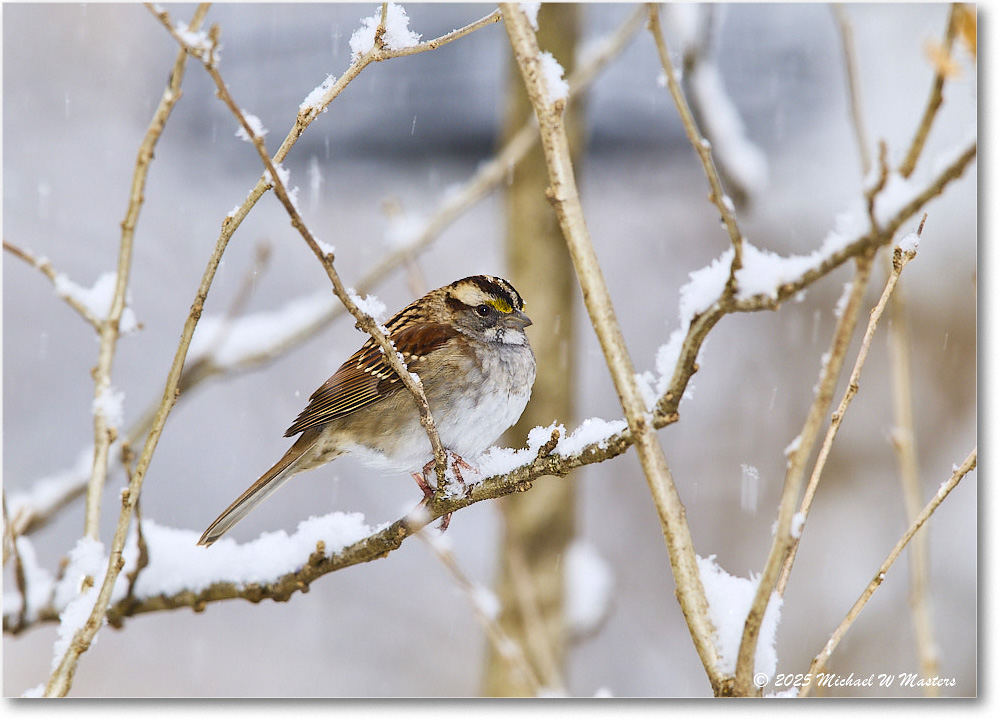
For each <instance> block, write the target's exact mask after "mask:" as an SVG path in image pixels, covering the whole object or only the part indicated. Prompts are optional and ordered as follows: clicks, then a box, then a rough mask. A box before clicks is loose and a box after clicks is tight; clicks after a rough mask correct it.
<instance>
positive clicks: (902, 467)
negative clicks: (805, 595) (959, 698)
mask: <svg viewBox="0 0 1000 721" xmlns="http://www.w3.org/2000/svg"><path fill="white" fill-rule="evenodd" d="M926 220H927V215H926V214H924V217H923V219H922V220H921V221H920V227H919V228H918V229H917V237H918V238H919V237H920V235H921V232H922V231H923V227H924V222H925V221H926ZM887 258H888V256H887ZM893 272H895V263H891V262H890V273H893ZM902 290H903V287H902V286H899V287H897V289H896V292H895V293H893V294H892V297H891V299H890V300H889V363H890V367H891V370H890V376H891V378H892V397H893V429H892V434H891V436H890V438H891V441H892V447H893V449H894V450H895V452H896V461H897V463H898V465H899V479H900V484H901V486H902V491H903V501H904V509H905V512H906V520H907V521H912V520H913V519H914V518H916V516H917V514H918V513H920V507H921V505H922V504H923V493H922V491H921V488H920V471H919V465H918V461H917V447H916V435H915V433H914V423H913V384H912V381H911V377H912V374H911V364H910V334H909V327H908V323H907V317H906V300H905V294H904V293H902V292H901V291H902ZM927 544H928V533H927V530H926V529H922V530H921V531H919V532H918V533H917V534H916V536H914V538H913V541H912V542H911V546H910V553H909V557H910V559H909V560H910V610H911V613H912V615H913V629H914V634H915V636H916V642H917V657H918V659H919V660H920V670H921V673H922V674H923V677H924V678H933V677H934V676H936V675H937V673H938V655H937V647H936V644H935V642H934V629H933V619H932V618H931V611H930V598H929V593H928V584H927V579H928V573H929V570H928V569H929V558H928V556H929V554H928V551H927ZM940 693H941V688H940V687H939V686H934V685H928V686H924V695H925V696H938V695H940Z"/></svg>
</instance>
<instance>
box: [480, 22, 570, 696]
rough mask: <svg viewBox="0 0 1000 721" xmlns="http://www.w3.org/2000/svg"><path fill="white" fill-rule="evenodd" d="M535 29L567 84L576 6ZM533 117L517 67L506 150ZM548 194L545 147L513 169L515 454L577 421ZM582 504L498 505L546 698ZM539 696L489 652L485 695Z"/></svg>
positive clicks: (521, 630) (526, 496) (562, 268)
mask: <svg viewBox="0 0 1000 721" xmlns="http://www.w3.org/2000/svg"><path fill="white" fill-rule="evenodd" d="M538 19H539V23H538V24H539V33H538V40H539V44H540V45H541V47H542V48H543V49H544V50H548V51H550V52H551V53H552V54H553V55H554V56H555V58H556V59H557V60H558V61H559V63H560V64H561V65H562V67H563V68H564V70H565V74H566V75H567V76H568V75H569V73H570V72H572V69H573V64H574V63H573V58H574V53H575V50H576V43H577V37H578V28H579V24H580V9H579V6H577V5H576V4H552V3H545V4H544V5H542V8H541V11H540V12H539V18H538ZM576 105H577V109H576V110H575V112H574V111H573V110H570V109H568V110H567V117H566V122H567V128H568V130H569V133H570V140H571V143H572V146H573V153H574V156H575V157H574V166H575V167H577V168H578V167H579V158H578V156H579V154H580V152H579V151H580V149H581V148H582V144H583V143H582V141H583V133H582V127H581V124H580V122H579V118H580V112H579V109H578V104H576ZM531 112H532V111H531V105H530V103H529V102H528V97H527V94H526V93H525V90H524V85H523V83H522V80H521V76H520V73H519V72H518V69H517V65H516V63H515V62H514V60H513V58H511V60H510V64H509V69H508V81H507V99H506V109H505V117H504V129H503V134H504V140H506V139H508V138H509V137H511V136H512V135H513V134H514V133H515V132H517V130H518V129H520V128H521V127H522V126H523V125H524V123H525V122H526V121H527V120H528V118H529V113H531ZM571 112H572V114H570V113H571ZM547 185H548V173H547V171H546V167H545V158H544V156H543V153H542V149H541V146H540V145H539V146H536V148H535V149H534V150H532V151H531V152H530V153H529V154H528V155H527V157H525V159H524V160H523V161H522V162H520V163H518V164H517V165H516V166H515V167H514V169H513V171H512V174H511V178H510V181H509V183H508V185H507V188H506V223H507V260H508V267H509V276H508V277H509V279H510V281H511V282H512V283H513V284H514V287H515V288H517V289H518V290H519V291H520V292H521V294H522V296H524V298H525V304H526V305H525V310H526V312H527V313H528V315H529V316H530V317H531V319H532V320H533V321H534V325H533V326H532V328H531V329H530V331H529V336H530V338H531V345H532V348H533V349H534V351H535V356H536V358H537V360H538V375H537V378H536V379H535V385H534V389H533V390H532V394H531V402H530V403H529V404H528V407H527V408H526V409H525V413H524V415H523V416H522V417H521V420H520V422H519V423H518V424H517V425H516V426H515V427H514V428H513V429H512V430H511V431H510V432H509V435H508V442H509V443H510V444H512V445H513V444H520V443H523V441H524V438H525V436H526V435H527V432H528V430H529V429H531V428H533V427H534V426H537V425H548V424H549V423H551V422H552V421H553V420H559V421H561V422H564V423H567V425H568V424H569V422H570V420H571V417H572V415H573V381H574V377H575V372H576V363H575V358H574V355H573V354H574V352H575V348H576V346H575V343H574V313H573V309H574V296H575V295H576V280H575V276H574V274H573V265H572V263H571V261H570V258H569V253H568V252H567V250H566V243H565V241H564V240H563V237H562V233H561V232H560V230H559V224H558V221H557V219H556V215H555V212H554V211H553V210H552V207H551V206H550V205H549V203H548V201H547V200H546V198H545V189H546V187H547ZM575 495H576V494H575V484H574V482H573V480H572V477H567V478H564V479H556V478H546V479H539V481H537V482H536V483H535V485H534V487H533V488H532V489H531V491H529V492H527V493H523V494H515V495H513V496H508V497H506V498H503V499H501V501H499V503H500V507H501V512H502V514H503V518H504V528H503V543H502V545H501V547H500V559H499V561H500V562H499V566H498V570H499V577H498V579H497V588H496V591H497V596H498V597H499V599H500V603H501V612H500V617H499V622H500V625H501V627H502V628H503V630H504V631H505V632H506V633H507V634H508V635H509V636H510V637H511V638H512V639H513V640H514V641H516V642H517V643H519V644H520V645H521V647H522V648H523V649H524V653H525V655H526V657H527V659H528V662H529V663H530V664H531V666H532V667H533V669H534V671H535V675H536V676H537V678H538V679H539V682H540V683H541V684H542V685H543V686H544V687H545V688H549V689H559V688H562V687H563V686H564V683H563V667H564V663H565V657H566V639H567V633H566V622H565V615H564V603H563V601H564V598H563V596H564V576H563V572H564V569H565V566H564V564H563V561H564V559H565V552H566V547H567V546H568V544H569V543H570V542H571V540H572V538H573V534H574V530H575ZM538 690H539V689H536V688H534V687H533V686H532V685H531V682H530V681H529V680H528V679H524V678H522V677H521V676H520V675H518V674H516V673H515V672H512V670H511V669H510V667H509V666H508V665H507V664H506V663H505V662H504V660H503V658H501V657H500V656H499V654H497V653H496V651H495V649H493V648H492V647H491V648H490V649H489V655H488V659H487V665H486V676H485V679H484V683H483V692H484V693H485V694H486V695H488V696H534V695H536V694H537V693H538Z"/></svg>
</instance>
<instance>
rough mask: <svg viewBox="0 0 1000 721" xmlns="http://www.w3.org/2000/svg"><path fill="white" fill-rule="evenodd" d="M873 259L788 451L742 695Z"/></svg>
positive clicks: (862, 262)
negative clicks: (803, 485) (806, 469)
mask: <svg viewBox="0 0 1000 721" xmlns="http://www.w3.org/2000/svg"><path fill="white" fill-rule="evenodd" d="M873 260H874V251H868V252H866V253H865V254H863V255H861V256H860V257H858V259H857V265H856V270H855V277H854V282H853V285H852V288H851V295H850V299H849V301H848V304H847V307H846V308H845V309H844V312H843V313H842V314H841V317H840V320H839V321H838V323H837V328H836V330H835V331H834V335H833V340H832V341H831V343H830V349H829V351H827V354H826V355H825V356H824V357H825V358H826V362H825V363H824V364H823V368H822V370H821V372H820V380H819V383H818V384H817V386H816V393H815V395H814V397H813V402H812V405H811V406H810V407H809V412H808V413H807V414H806V420H805V423H804V424H803V426H802V430H801V431H800V433H799V435H798V438H797V442H794V443H793V445H792V448H791V451H790V452H789V455H788V466H787V469H786V471H785V483H784V487H783V488H782V491H781V501H780V503H779V506H778V520H777V529H776V532H775V534H774V541H773V542H772V544H771V550H770V552H769V553H768V557H767V561H766V562H765V564H764V570H763V571H762V572H761V576H760V582H759V584H758V586H757V593H756V594H755V596H754V600H753V604H752V606H751V607H750V612H749V614H747V620H746V623H745V624H744V626H743V636H742V639H741V640H740V651H739V656H738V658H737V661H736V689H737V692H736V695H738V696H750V695H755V694H756V693H757V687H756V684H755V682H754V680H753V676H754V658H755V656H756V651H757V639H758V636H759V633H760V627H761V623H762V622H763V619H764V612H765V611H766V610H767V606H768V603H769V602H770V600H771V592H772V589H774V587H775V584H776V582H777V581H778V576H779V574H780V572H781V567H782V564H783V563H784V561H785V557H786V556H787V554H788V553H789V552H790V550H791V548H792V546H793V544H794V542H795V539H794V537H793V536H792V521H793V517H794V515H795V512H796V508H797V506H798V503H799V495H800V493H801V489H802V481H803V477H804V475H805V464H806V461H807V460H808V458H809V455H810V454H811V453H812V449H813V446H814V445H815V443H816V438H817V436H818V435H819V430H820V426H821V425H822V421H823V416H824V415H825V414H826V410H827V408H829V406H830V402H831V401H832V399H833V392H834V390H835V389H836V386H837V379H838V378H840V371H841V368H842V367H843V364H844V358H845V356H846V355H847V350H848V348H849V347H850V343H851V337H852V336H853V335H854V328H855V325H856V323H857V319H858V313H859V311H860V308H861V298H862V297H863V295H864V291H865V288H866V287H867V286H868V278H869V276H870V274H871V267H872V262H873Z"/></svg>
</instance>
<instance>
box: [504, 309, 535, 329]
mask: <svg viewBox="0 0 1000 721" xmlns="http://www.w3.org/2000/svg"><path fill="white" fill-rule="evenodd" d="M503 324H504V326H505V327H507V328H518V329H523V328H527V327H528V326H529V325H531V318H529V317H528V316H526V315H525V314H524V313H522V312H521V311H519V310H512V311H511V312H510V313H508V314H507V315H505V316H504V319H503Z"/></svg>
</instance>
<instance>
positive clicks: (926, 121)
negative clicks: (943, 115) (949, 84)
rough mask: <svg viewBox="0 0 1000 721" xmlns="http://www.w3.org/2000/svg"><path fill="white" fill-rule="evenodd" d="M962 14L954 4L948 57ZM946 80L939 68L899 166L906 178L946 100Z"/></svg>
mask: <svg viewBox="0 0 1000 721" xmlns="http://www.w3.org/2000/svg"><path fill="white" fill-rule="evenodd" d="M960 14H961V6H960V4H959V3H952V6H951V13H949V15H948V28H947V29H946V30H945V33H944V51H945V53H946V54H948V55H951V48H952V45H954V42H955V33H956V31H957V30H958V23H959V16H960ZM945 79H946V75H945V71H944V68H943V67H938V69H937V72H936V73H934V82H933V83H931V94H930V97H928V98H927V106H926V107H925V108H924V115H923V117H922V118H921V119H920V124H919V125H917V130H916V133H915V134H914V136H913V141H912V142H911V143H910V149H909V150H908V151H907V153H906V158H905V159H904V160H903V162H902V164H901V165H900V166H899V174H900V175H902V176H903V177H904V178H909V177H910V174H911V173H913V169H914V168H915V167H916V166H917V160H919V159H920V153H921V152H922V151H923V149H924V143H925V142H926V141H927V136H928V135H929V134H930V132H931V125H933V123H934V117H935V116H936V115H937V111H938V108H940V107H941V102H942V101H943V99H944V96H943V94H942V91H943V90H944V81H945Z"/></svg>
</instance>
